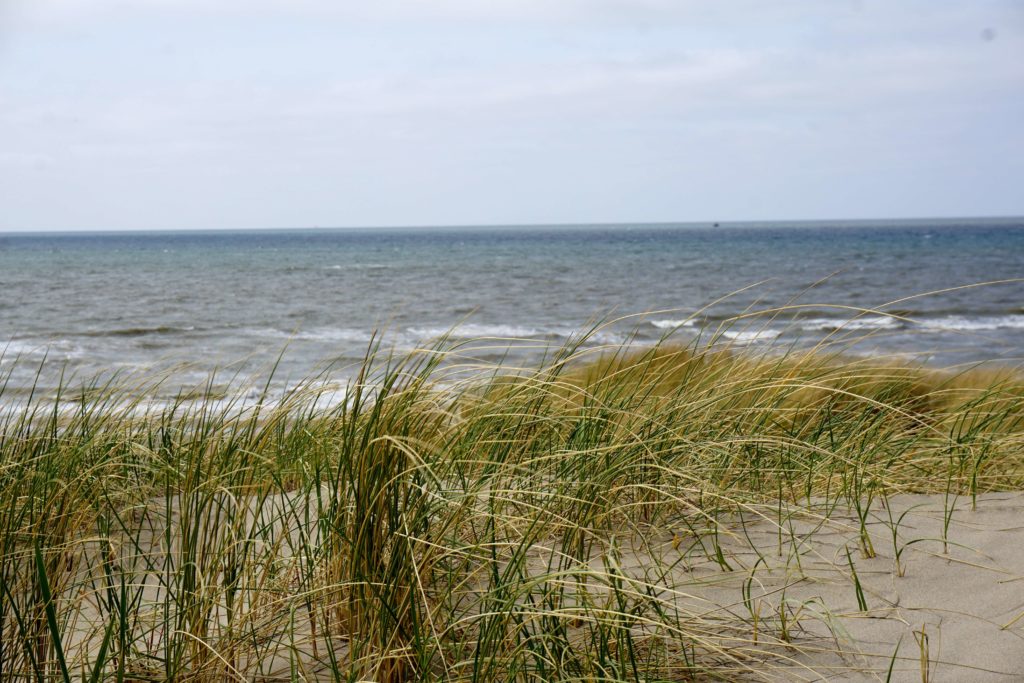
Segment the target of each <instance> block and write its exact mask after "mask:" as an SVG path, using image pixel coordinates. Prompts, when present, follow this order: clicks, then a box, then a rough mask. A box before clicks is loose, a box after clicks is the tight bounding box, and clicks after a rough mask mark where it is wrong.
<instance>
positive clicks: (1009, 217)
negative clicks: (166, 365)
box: [0, 214, 1024, 236]
mask: <svg viewBox="0 0 1024 683" xmlns="http://www.w3.org/2000/svg"><path fill="white" fill-rule="evenodd" d="M986 220H987V221H1015V220H1019V221H1024V214H994V215H993V214H990V215H972V216H913V217H891V216H883V217H873V218H796V219H785V218H782V219H742V220H683V221H601V222H587V221H581V222H552V223H545V222H531V223H422V224H390V225H291V226H258V227H241V228H240V227H215V228H182V227H178V228H153V227H136V228H91V227H90V228H28V229H18V228H14V229H2V230H0V236H8V235H72V234H111V233H119V234H133V233H143V234H158V233H186V232H195V233H209V232H291V231H294V232H301V231H306V232H308V231H324V232H328V231H343V230H438V229H444V228H454V229H467V228H488V229H493V228H585V227H633V226H636V227H644V226H650V227H656V226H662V227H667V226H686V227H698V226H703V227H709V228H717V227H741V226H747V225H752V224H755V225H756V224H789V225H796V224H813V223H818V224H821V223H880V222H886V221H890V222H893V223H905V222H923V221H941V222H951V221H986Z"/></svg>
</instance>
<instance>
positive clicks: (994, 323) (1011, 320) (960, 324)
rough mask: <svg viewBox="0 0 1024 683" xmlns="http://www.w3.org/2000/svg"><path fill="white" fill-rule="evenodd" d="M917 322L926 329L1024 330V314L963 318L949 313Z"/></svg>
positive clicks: (964, 330) (968, 330) (963, 330)
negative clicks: (948, 314)
mask: <svg viewBox="0 0 1024 683" xmlns="http://www.w3.org/2000/svg"><path fill="white" fill-rule="evenodd" d="M918 324H919V325H920V326H921V327H923V328H925V329H926V330H934V331H939V332H941V331H944V330H946V331H952V332H985V331H992V330H1024V315H1001V316H986V317H979V318H965V317H963V316H959V315H951V316H947V317H945V318H936V319H934V320H921V321H919V322H918Z"/></svg>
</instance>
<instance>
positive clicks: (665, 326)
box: [651, 318, 697, 330]
mask: <svg viewBox="0 0 1024 683" xmlns="http://www.w3.org/2000/svg"><path fill="white" fill-rule="evenodd" d="M651 324H652V325H654V326H655V327H657V328H658V329H659V330H671V329H675V328H677V327H693V326H694V325H696V324H697V321H696V320H695V319H693V318H687V319H685V320H668V319H664V320H652V321H651Z"/></svg>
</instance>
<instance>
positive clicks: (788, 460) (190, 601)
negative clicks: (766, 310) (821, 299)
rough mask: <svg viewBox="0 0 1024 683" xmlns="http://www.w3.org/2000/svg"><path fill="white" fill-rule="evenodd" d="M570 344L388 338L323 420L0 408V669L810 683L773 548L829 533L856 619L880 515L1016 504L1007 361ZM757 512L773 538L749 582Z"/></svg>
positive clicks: (1023, 420)
mask: <svg viewBox="0 0 1024 683" xmlns="http://www.w3.org/2000/svg"><path fill="white" fill-rule="evenodd" d="M586 341H587V336H586V335H581V336H580V337H578V338H574V339H572V340H570V342H569V343H567V344H566V345H565V346H563V347H560V348H557V349H553V350H551V351H550V352H549V353H547V354H546V355H545V359H544V360H543V361H542V362H539V363H538V364H537V365H535V366H533V367H529V368H521V367H512V366H511V364H510V363H508V362H497V363H483V362H480V361H477V360H474V358H475V357H477V356H478V355H479V353H478V352H479V349H480V348H482V347H488V346H495V345H496V344H497V342H495V341H493V340H491V341H489V340H472V341H462V342H459V343H454V342H453V341H451V340H448V339H440V340H438V341H437V343H436V344H434V345H433V346H430V347H428V348H424V349H419V350H416V351H412V352H408V353H396V352H393V351H389V350H387V349H385V348H383V347H382V346H381V345H380V343H379V342H378V343H373V344H371V345H370V346H369V348H368V350H367V354H366V358H365V360H364V362H363V363H362V364H361V365H360V366H359V367H358V368H356V369H355V370H354V371H353V372H352V373H350V374H349V375H348V377H349V378H350V379H348V380H346V382H345V384H346V386H345V398H344V400H341V401H335V402H333V403H325V402H324V400H323V398H324V391H325V389H324V387H325V386H328V384H327V383H326V382H325V378H324V377H315V378H313V379H312V380H310V381H309V382H306V383H303V384H300V385H299V386H297V387H295V388H293V389H292V390H290V391H289V392H288V393H287V394H286V395H285V396H283V397H277V398H275V400H274V401H270V400H269V399H268V398H267V394H266V393H264V394H263V395H262V396H263V398H261V399H258V400H256V401H255V402H248V403H244V402H241V401H232V400H230V399H227V400H225V398H224V396H223V392H221V391H220V390H217V391H214V389H213V388H212V387H213V383H212V382H211V384H210V385H209V386H210V390H209V393H207V394H205V395H204V394H203V392H202V391H201V390H200V391H199V392H196V391H193V390H190V391H188V392H182V394H181V396H180V398H179V399H178V400H175V401H170V402H166V403H161V404H155V403H147V401H146V399H145V395H146V392H145V391H143V390H142V388H143V385H146V383H147V382H150V383H151V384H158V383H160V382H161V381H162V380H161V379H160V378H152V379H151V380H137V381H134V382H129V381H123V380H118V381H111V382H108V383H106V384H104V385H102V386H89V387H87V388H86V389H85V390H83V389H82V388H80V387H79V388H75V389H72V388H71V387H70V385H69V386H68V388H66V389H64V390H62V391H60V392H58V395H57V396H46V397H41V396H33V395H31V394H30V395H28V396H27V397H26V396H21V395H19V396H17V397H13V398H10V399H5V398H4V396H3V395H2V394H0V401H2V402H3V404H4V407H5V411H4V412H3V414H2V415H3V416H2V423H0V547H2V566H0V629H2V632H0V679H3V680H5V681H20V680H24V681H51V680H88V681H101V680H103V681H106V680H114V681H171V680H175V681H178V680H183V681H224V680H238V681H250V680H282V681H292V680H296V681H298V680H337V681H363V680H374V681H388V682H394V681H406V680H466V681H510V680H522V681H553V680H560V681H563V680H564V681H567V680H574V681H584V680H587V681H591V680H607V681H612V680H615V681H618V680H630V681H698V680H738V679H744V678H749V679H751V680H758V679H759V678H765V677H768V676H770V674H771V672H772V671H773V668H779V669H780V670H781V668H783V667H791V666H797V667H798V668H801V669H802V670H806V671H807V672H811V671H812V670H813V653H814V651H815V649H816V648H820V647H821V641H820V639H812V638H810V637H809V636H806V635H804V629H802V627H801V625H802V624H803V623H804V622H806V621H807V620H808V619H813V620H816V621H817V622H820V623H826V624H827V623H829V613H828V607H827V606H824V607H822V606H820V605H817V606H816V605H814V604H811V603H809V602H806V601H805V602H800V603H796V602H794V601H792V600H787V599H785V591H783V596H782V599H781V600H777V601H775V602H774V603H772V604H771V605H770V606H767V607H766V605H768V603H767V602H763V601H760V602H759V601H758V600H756V599H755V598H754V593H755V592H756V591H755V590H754V588H755V582H756V579H757V572H758V565H759V564H762V563H763V562H764V563H766V562H768V561H769V559H770V558H769V557H768V556H769V555H771V556H773V557H777V556H785V562H786V564H787V565H792V566H799V564H800V563H801V562H802V561H807V559H806V555H802V554H801V552H799V548H800V543H801V541H800V538H802V537H803V536H806V535H807V534H812V533H813V530H814V529H818V528H824V526H825V525H826V524H827V523H828V520H829V519H831V518H833V517H836V516H839V515H840V514H844V515H846V516H847V517H846V518H847V519H848V520H849V521H850V528H851V529H852V534H853V535H852V538H853V539H855V544H854V545H853V546H846V553H845V554H844V555H842V556H841V557H838V558H837V559H836V561H835V566H836V567H837V569H838V570H841V571H842V572H844V575H848V576H849V578H850V581H851V583H850V584H849V586H850V587H849V591H848V592H849V596H850V599H851V600H854V599H855V601H856V602H855V604H856V606H857V609H859V610H860V611H866V610H868V609H870V608H872V603H873V601H874V598H873V597H872V596H871V595H866V594H865V592H864V590H863V589H862V586H861V581H862V579H863V571H864V570H863V569H862V567H863V563H865V562H869V561H871V558H872V557H873V556H875V555H876V554H879V553H885V552H888V553H889V554H890V555H892V556H894V559H895V563H896V566H897V568H898V569H897V571H898V572H899V575H900V576H902V575H903V573H904V571H905V569H906V563H905V559H906V558H905V556H903V551H904V550H907V549H908V548H911V549H912V548H913V547H917V546H919V545H921V544H922V542H923V540H924V539H913V538H907V536H906V534H905V533H904V532H903V531H902V527H901V524H903V526H905V520H904V517H901V516H900V514H901V513H899V512H897V513H896V514H892V513H891V512H889V517H888V519H889V520H890V522H891V524H889V526H888V527H887V529H888V531H886V533H885V534H880V533H879V532H878V530H877V525H875V526H874V527H872V526H871V524H870V520H871V519H873V515H874V514H875V513H877V512H878V511H886V510H891V508H892V506H891V505H890V504H889V503H888V501H889V500H890V499H893V498H895V497H898V496H900V495H902V494H908V493H919V494H932V495H937V496H939V497H940V499H941V500H942V501H945V503H946V505H944V507H943V510H944V514H943V517H944V520H943V521H944V524H943V525H942V528H943V529H945V533H943V534H942V538H941V539H939V540H941V542H942V543H944V544H948V543H950V542H954V543H955V542H956V541H955V540H953V541H951V539H950V538H948V531H949V529H950V525H951V524H952V523H953V522H954V521H955V519H954V518H955V515H956V514H961V513H959V512H958V511H959V510H963V509H964V506H965V505H969V504H970V502H971V501H974V500H976V497H977V496H979V495H982V494H985V493H986V492H991V491H1011V490H1019V489H1024V379H1022V378H1021V376H1020V375H1019V374H1018V373H1017V372H1016V371H1015V370H1013V369H988V368H946V369H939V368H930V367H922V366H915V365H912V364H907V363H900V362H896V361H893V362H887V361H884V360H879V359H877V358H874V359H873V358H866V357H855V356H848V355H844V354H843V353H840V352H837V351H835V350H828V349H824V348H818V349H814V350H810V351H795V350H788V351H787V350H785V349H782V350H776V352H774V353H768V352H759V353H756V354H755V353H752V352H749V351H744V350H742V349H738V348H728V347H726V346H724V345H722V344H721V343H716V342H717V341H718V340H712V341H711V342H708V341H707V340H704V341H699V342H694V343H691V344H688V345H679V344H676V343H673V342H672V341H671V340H666V341H664V342H662V343H660V344H657V345H654V346H649V347H637V346H635V345H624V346H622V347H614V348H608V347H603V348H602V347H597V348H595V347H593V346H590V345H587V344H586V343H585V342H586ZM840 511H843V512H842V513H840ZM747 521H749V522H750V523H751V524H753V523H755V522H756V523H757V524H759V525H761V527H762V528H763V527H764V526H765V525H767V526H768V528H770V529H772V530H773V531H772V534H777V537H778V541H777V547H775V542H774V541H772V544H771V545H772V547H765V546H764V543H763V542H758V543H753V542H751V543H750V544H749V545H750V547H752V548H755V549H756V551H757V553H759V554H761V553H763V555H764V557H761V558H760V559H756V560H754V561H753V562H750V561H747V560H744V559H743V558H742V557H740V558H739V559H737V558H738V557H739V556H738V555H737V554H736V553H735V550H734V548H735V545H736V543H737V539H741V537H742V535H743V533H744V530H745V529H746V528H747V527H746V523H747ZM808 524H810V528H811V531H806V530H805V531H800V530H799V529H800V528H803V527H807V526H808ZM801 525H802V526H801ZM890 532H891V533H890ZM741 540H742V539H741ZM939 540H936V541H935V543H938V542H939ZM915 544H916V545H915ZM794 549H795V550H794ZM948 550H949V548H948V545H947V548H946V551H947V552H948ZM936 552H939V550H938V548H937V546H936ZM901 558H902V560H903V564H902V566H901V565H900V562H901ZM708 566H710V567H712V568H713V569H714V572H712V571H710V570H708V569H707V567H708ZM715 572H717V573H718V574H720V575H723V576H724V575H736V574H739V575H741V576H743V577H745V580H744V584H743V586H744V587H743V589H742V590H741V591H736V593H735V596H734V599H733V600H731V601H729V600H726V601H718V602H714V601H711V600H708V599H706V598H705V597H704V595H705V593H704V592H703V591H704V590H705V588H704V586H707V585H712V586H713V585H714V584H715V581H716V580H717V579H716V578H715V577H716V576H717V575H718V574H716V573H715ZM910 574H911V575H912V574H913V570H911V572H910ZM844 590H845V589H844ZM918 640H919V641H920V642H922V643H925V642H926V636H925V635H924V631H923V627H922V634H921V635H920V637H919V638H918ZM897 649H898V647H897ZM924 649H925V646H924V645H922V653H923V652H924ZM891 654H892V653H891ZM809 656H810V660H808V659H807V658H808V657H809ZM915 656H916V655H915ZM921 656H925V655H924V654H922V655H921ZM893 657H895V654H893ZM925 657H926V656H925ZM807 661H811V662H812V663H811V664H808V663H806V662H807ZM927 661H928V660H927V657H926V659H925V664H923V665H922V666H923V667H924V670H925V674H924V675H927ZM889 664H890V661H888V660H886V661H883V662H882V664H881V669H882V671H883V674H884V669H885V667H886V666H887V665H889Z"/></svg>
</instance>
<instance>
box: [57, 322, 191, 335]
mask: <svg viewBox="0 0 1024 683" xmlns="http://www.w3.org/2000/svg"><path fill="white" fill-rule="evenodd" d="M195 329H196V328H195V325H183V326H180V327H175V326H172V325H156V326H154V327H120V328H113V329H109V330H84V331H81V332H75V333H74V335H73V336H76V337H145V336H147V335H151V334H184V333H186V332H194V331H195Z"/></svg>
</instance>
